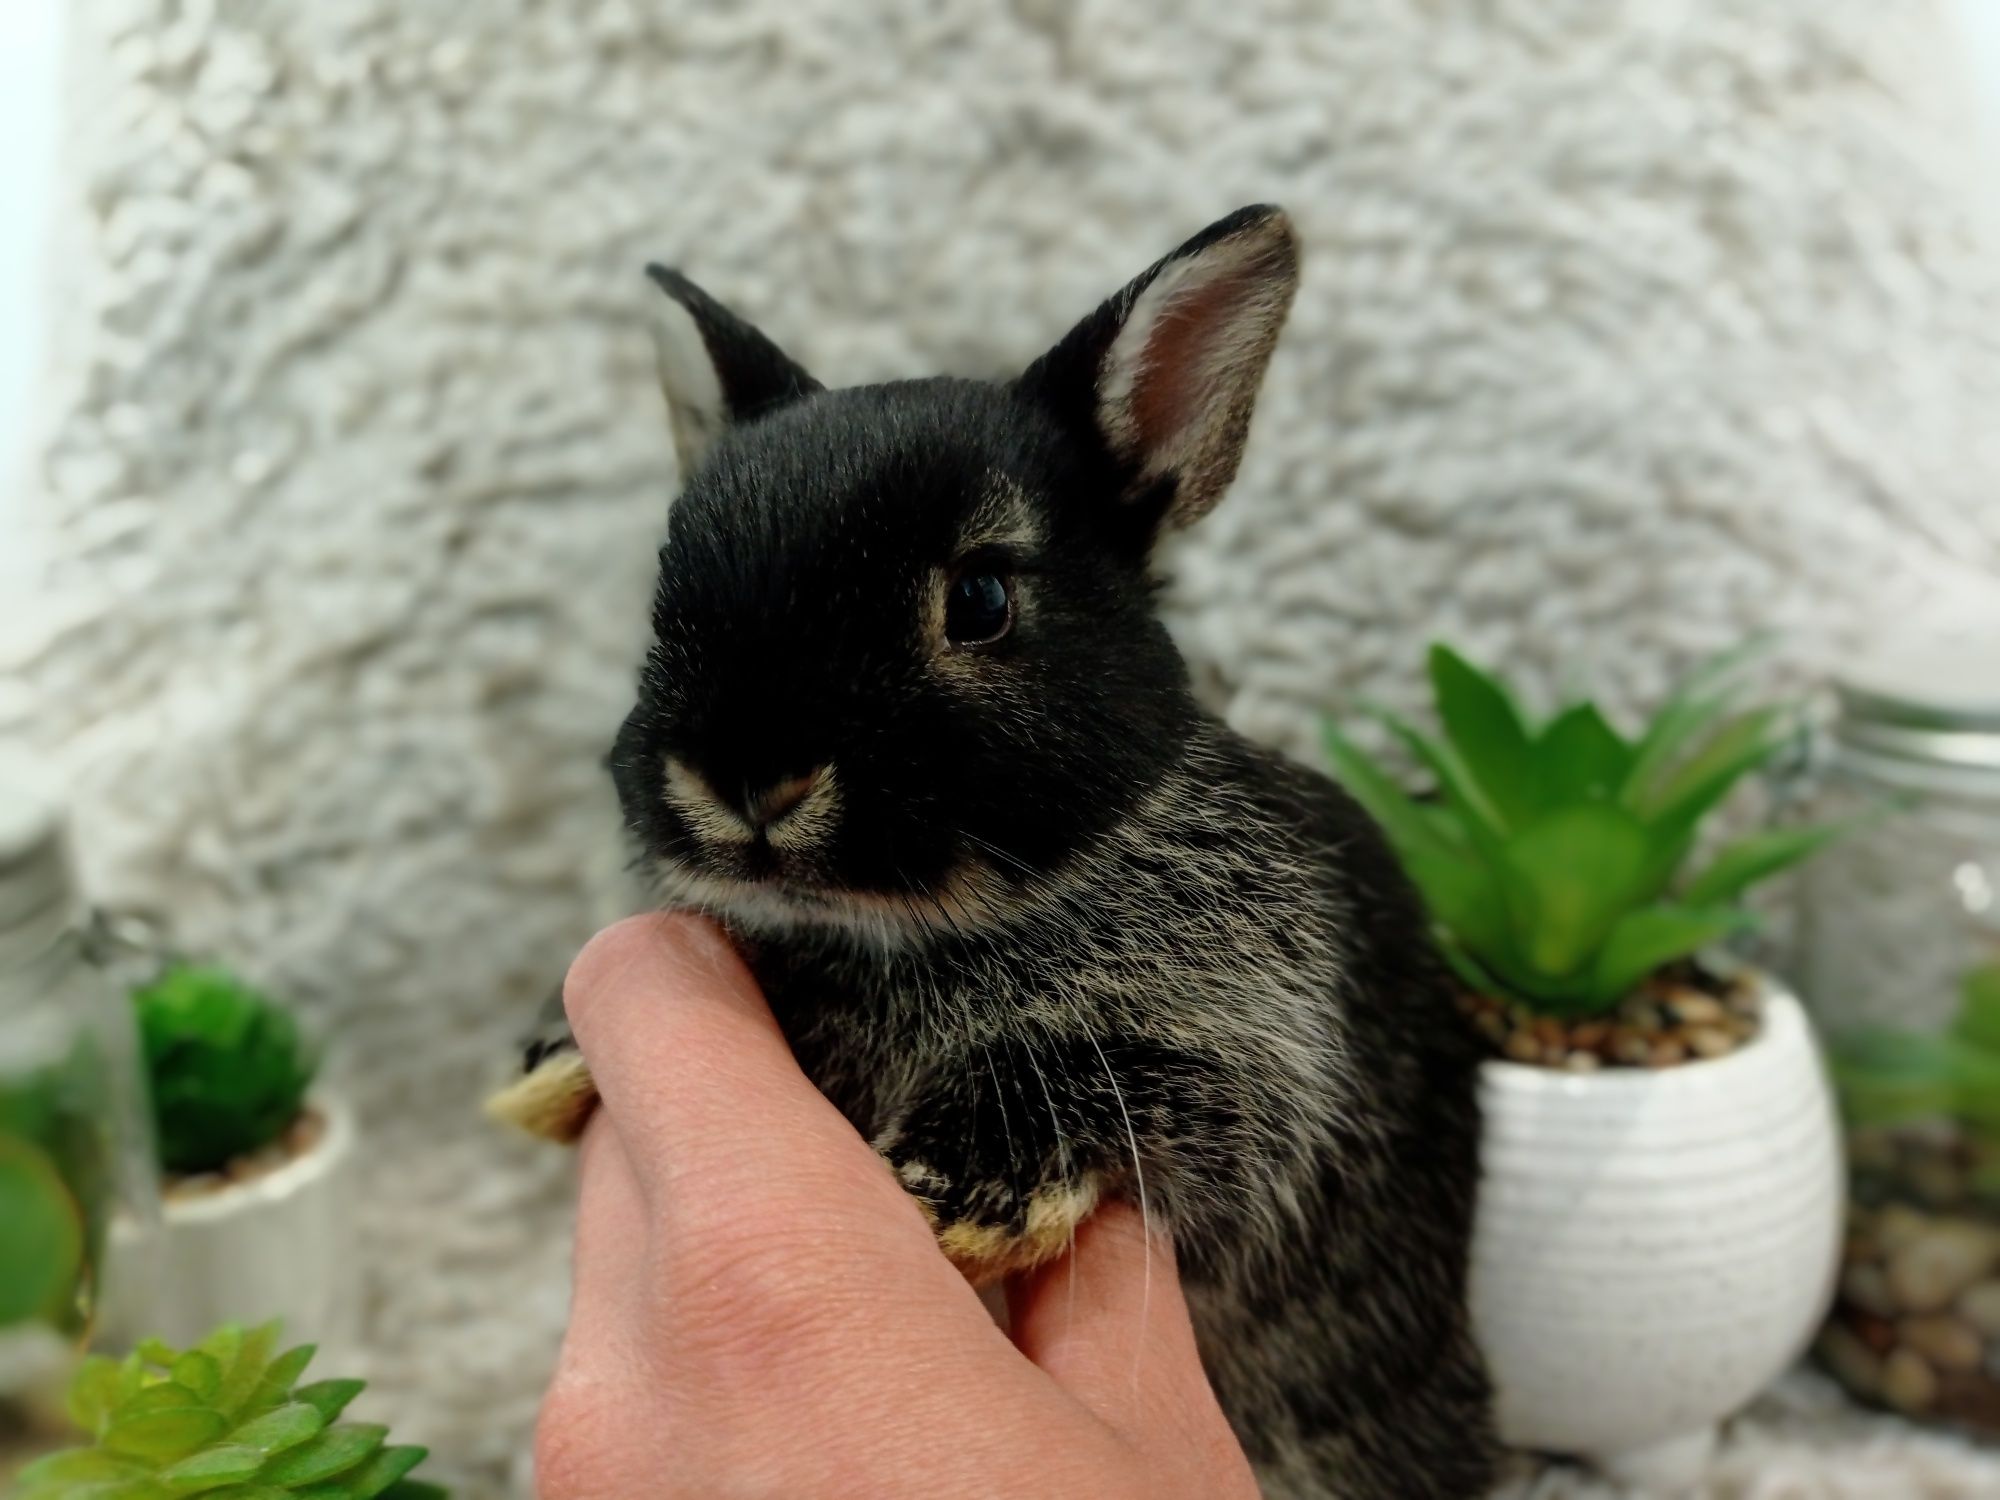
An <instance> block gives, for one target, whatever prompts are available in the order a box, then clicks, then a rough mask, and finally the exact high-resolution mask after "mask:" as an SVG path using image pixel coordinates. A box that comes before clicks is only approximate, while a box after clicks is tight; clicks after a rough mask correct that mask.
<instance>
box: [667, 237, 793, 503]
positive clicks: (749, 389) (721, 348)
mask: <svg viewBox="0 0 2000 1500" xmlns="http://www.w3.org/2000/svg"><path fill="white" fill-rule="evenodd" d="M646 274H647V275H648V276H649V277H651V278H652V280H653V283H654V284H655V285H656V286H658V287H659V289H660V290H661V291H663V292H665V293H666V296H665V297H664V298H662V299H660V300H658V301H657V302H656V303H655V304H654V308H653V317H652V332H653V349H654V352H655V353H656V354H657V355H658V356H659V362H660V389H661V390H662V391H663V392H664V393H665V394H666V398H667V414H668V416H669V417H670V418H671V419H672V421H673V428H674V447H675V449H676V450H677V451H678V452H679V454H680V460H681V472H682V473H683V474H686V473H688V472H689V471H690V470H692V469H693V468H694V466H695V465H696V464H698V463H699V462H701V458H702V455H703V454H705V453H707V452H708V448H709V445H710V444H711V443H713V442H714V441H715V439H716V438H717V437H718V436H719V435H720V434H721V432H722V429H723V428H724V427H726V426H728V425H729V424H730V423H731V422H741V421H744V420H746V419H748V418H750V417H754V416H756V415H757V414H758V413H760V412H765V411H769V410H770V409H771V408H772V407H774V406H782V405H783V404H784V403H785V402H787V401H791V400H794V399H796V398H797V397H800V396H803V395H806V394H807V393H808V392H811V391H817V390H819V389H821V386H820V383H819V382H818V381H817V380H814V379H813V378H812V376H810V375H808V374H807V373H806V372H805V371H804V370H803V369H801V368H800V367H799V366H798V365H796V364H794V363H793V362H792V360H791V358H790V357H789V356H787V355H786V353H785V351H784V350H782V349H780V348H779V347H778V346H777V345H776V344H774V343H772V342H771V341H770V340H769V339H767V338H765V337H764V335H763V334H761V333H759V332H758V331H757V330H756V329H755V328H753V327H752V326H751V325H750V324H748V323H746V322H744V321H743V320H742V319H741V318H739V317H737V316H736V314H735V313H733V312H731V311H730V310H729V309H728V308H726V307H724V306H723V305H722V304H721V303H720V302H717V301H716V300H715V299H714V298H713V297H711V296H709V295H708V293H707V292H704V291H703V290H702V289H701V288H700V287H698V286H696V285H695V284H694V283H693V282H692V281H689V280H688V279H687V277H685V276H683V275H681V273H680V272H678V271H672V270H669V269H667V267H665V266H648V267H646Z"/></svg>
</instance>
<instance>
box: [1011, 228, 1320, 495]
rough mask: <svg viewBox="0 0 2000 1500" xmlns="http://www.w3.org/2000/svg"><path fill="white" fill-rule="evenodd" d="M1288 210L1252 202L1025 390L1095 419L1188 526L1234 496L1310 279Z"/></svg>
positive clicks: (1137, 474) (1132, 481)
mask: <svg viewBox="0 0 2000 1500" xmlns="http://www.w3.org/2000/svg"><path fill="white" fill-rule="evenodd" d="M1298 274H1299V272H1298V249H1297V246H1296V244H1295V243H1294V241H1293V238H1292V226H1291V222H1290V220H1288V219H1287V218H1286V217H1285V215H1284V213H1283V211H1281V210H1279V209H1276V208H1272V207H1270V206H1268V205H1264V204H1258V205H1255V206H1253V207H1250V208H1243V209H1238V210H1237V211H1236V212H1235V213H1233V214H1231V215H1230V216H1229V217H1228V218H1226V219H1223V220H1220V221H1219V222H1217V223H1214V224H1211V225H1210V226H1209V227H1208V228H1206V229H1204V230H1203V231H1202V232H1201V233H1200V234H1198V235H1196V236H1195V237H1194V238H1193V239H1191V240H1189V241H1188V242H1187V243H1186V244H1185V245H1183V246H1181V247H1180V249H1178V250H1176V251H1174V253H1173V254H1172V255H1169V256H1168V257H1167V258H1166V259H1165V260H1162V261H1161V262H1159V263H1158V264H1157V265H1155V266H1154V267H1153V268H1152V269H1151V270H1149V271H1147V272H1146V273H1145V274H1144V275H1143V276H1141V277H1139V278H1138V279H1137V280H1136V281H1134V282H1133V283H1132V284H1131V285H1129V286H1127V287H1126V288H1125V289H1124V290H1123V291H1122V292H1120V293H1118V295H1117V296H1115V297H1113V298H1112V299H1111V300H1110V301H1108V302H1106V303H1105V304H1104V305H1103V306H1102V307H1100V308H1098V309H1097V311H1096V312H1094V313H1092V314H1091V315H1090V316H1089V317H1087V318H1085V319H1084V320H1083V321H1082V322H1081V323H1079V324H1077V326H1076V327H1075V328H1073V329H1072V330H1070V332H1069V334H1068V336H1067V337H1065V338H1064V339H1063V341H1062V342H1061V343H1059V344H1057V345H1056V346H1055V348H1053V349H1051V350H1050V351H1049V352H1048V353H1047V354H1045V355H1044V356H1042V358H1041V359H1039V360H1037V361H1036V362H1035V364H1034V365H1032V366H1031V367H1030V368H1029V370H1028V372H1027V373H1026V374H1025V375H1023V376H1022V377H1021V385H1020V388H1021V390H1022V391H1023V392H1025V393H1027V394H1030V395H1032V396H1034V397H1036V398H1037V399H1040V400H1042V401H1044V402H1046V403H1047V404H1049V405H1050V406H1052V407H1053V408H1054V409H1055V410H1056V411H1057V413H1058V414H1059V415H1061V416H1063V417H1064V418H1065V419H1066V420H1069V421H1072V422H1074V423H1078V424H1080V425H1081V424H1087V425H1088V427H1089V428H1091V429H1094V431H1095V432H1096V434H1097V436H1098V437H1099V438H1100V439H1101V440H1102V441H1103V443H1104V445H1105V447H1106V448H1107V449H1108V450H1109V451H1110V453H1111V456H1112V457H1113V458H1114V459H1115V460H1117V461H1118V463H1119V464H1120V465H1121V466H1122V467H1123V468H1124V470H1125V471H1126V474H1127V477H1128V481H1129V482H1128V484H1127V487H1126V491H1125V498H1126V499H1127V500H1128V501H1134V500H1140V499H1142V498H1146V497H1154V496H1159V497H1162V502H1163V507H1164V508H1163V512H1162V524H1164V525H1166V526H1185V525H1186V524H1187V523H1188V522H1190V521H1193V520H1195V519H1197V518H1198V517H1200V516H1202V515H1204V514H1205V513H1206V512H1207V511H1208V510H1209V508H1210V507H1211V506H1213V505H1214V504H1215V502H1216V501H1217V500H1219V499H1221V498H1222V492H1223V491H1224V490H1225V489H1227V488H1228V486H1229V481H1230V480H1232V479H1234V478H1235V477H1236V465H1237V463H1238V462H1239V461H1240V460H1241V458H1242V457H1243V444H1244V440H1245V439H1246V438H1247V437H1248V436H1249V432H1250V409H1251V407H1252V406H1253V405H1254V404H1255V402H1256V399H1257V387H1258V386H1259V385H1260V384H1262V383H1263V379H1264V367H1265V366H1266V365H1267V364H1268V363H1269V362H1270V358H1271V350H1272V348H1273V346H1274V345H1276V343H1277V341H1278V330H1279V328H1280V327H1282V326H1283V324H1284V321H1285V312H1286V310H1287V309H1288V308H1289V307H1290V306H1291V301H1292V293H1293V291H1294V290H1295V289H1296V287H1297V286H1298Z"/></svg>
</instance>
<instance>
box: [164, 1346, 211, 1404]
mask: <svg viewBox="0 0 2000 1500" xmlns="http://www.w3.org/2000/svg"><path fill="white" fill-rule="evenodd" d="M172 1369H173V1372H174V1381H175V1383H176V1384H178V1385H182V1386H185V1387H186V1388H187V1389H188V1390H191V1391H193V1392H194V1393H195V1395H196V1396H197V1397H199V1398H200V1399H201V1400H203V1401H208V1400H211V1399H213V1398H214V1396H215V1393H216V1392H217V1391H218V1390H220V1389H221V1388H222V1366H220V1365H218V1364H217V1363H216V1362H215V1361H214V1359H213V1358H211V1357H210V1356H208V1355H206V1354H203V1353H202V1352H201V1351H200V1350H199V1349H190V1350H188V1352H187V1353H185V1354H183V1355H181V1356H180V1357H179V1358H178V1359H175V1360H174V1361H173V1364H172Z"/></svg>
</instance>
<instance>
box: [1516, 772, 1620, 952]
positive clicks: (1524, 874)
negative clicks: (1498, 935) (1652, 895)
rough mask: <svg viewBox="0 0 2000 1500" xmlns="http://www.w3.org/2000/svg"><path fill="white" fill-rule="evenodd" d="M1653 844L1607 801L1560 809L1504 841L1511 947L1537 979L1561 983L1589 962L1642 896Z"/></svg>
mask: <svg viewBox="0 0 2000 1500" xmlns="http://www.w3.org/2000/svg"><path fill="white" fill-rule="evenodd" d="M1651 853H1652V844H1651V842H1650V841H1649V839H1648V838H1647V835H1646V830H1645V829H1644V828H1643V827H1642V826H1641V825H1640V824H1639V822H1638V820H1637V819H1635V818H1634V817H1633V816H1632V815H1631V814H1630V813H1628V812H1626V811H1625V810H1624V809H1623V808H1621V807H1615V806H1612V805H1610V804H1606V803H1577V804H1575V805H1573V806H1570V807H1564V808H1558V809H1557V810H1556V811H1554V812H1551V813H1550V814H1548V815H1547V816H1546V817H1544V818H1542V819H1540V820H1539V821H1537V822H1536V823H1534V824H1532V825H1531V826H1529V827H1528V828H1526V829H1524V830H1522V831H1521V832H1520V833H1518V834H1516V835H1515V836H1514V837H1513V838H1512V839H1510V840H1509V841H1508V843H1507V849H1506V858H1507V867H1508V869H1509V870H1510V871H1511V872H1512V874H1513V876H1514V877H1515V878H1514V879H1513V880H1512V881H1511V882H1509V883H1508V884H1507V890H1506V894H1507V897H1508V900H1509V903H1510V912H1509V915H1510V917H1511V919H1512V922H1513V928H1514V945H1515V947H1516V949H1517V950H1518V951H1519V952H1520V954H1521V955H1522V957H1523V959H1524V960H1525V961H1526V962H1527V964H1528V966H1529V967H1530V968H1532V969H1533V970H1534V971H1535V972H1536V973H1537V974H1539V975H1546V976H1549V977H1550V978H1554V979H1561V978H1564V977H1566V976H1568V975H1571V974H1574V973H1576V972H1577V971H1578V970H1579V969H1581V968H1582V967H1583V965H1584V964H1585V963H1587V962H1588V961H1589V959H1590V956H1591V954H1593V953H1594V952H1595V951H1596V950H1597V947H1598V945H1599V944H1600V943H1602V942H1603V941H1604V939H1605V935H1606V934H1607V933H1609V932H1610V931H1611V928H1612V924H1614V923H1615V922H1617V921H1618V919H1619V917H1620V916H1621V915H1622V914H1623V913H1624V912H1625V911H1626V909H1627V908H1629V907H1630V906H1631V905H1632V903H1633V901H1634V900H1635V899H1637V898H1638V896H1639V895H1640V894H1641V883H1642V882H1643V881H1644V879H1645V878H1646V874H1647V870H1648V867H1649V856H1650V855H1651Z"/></svg>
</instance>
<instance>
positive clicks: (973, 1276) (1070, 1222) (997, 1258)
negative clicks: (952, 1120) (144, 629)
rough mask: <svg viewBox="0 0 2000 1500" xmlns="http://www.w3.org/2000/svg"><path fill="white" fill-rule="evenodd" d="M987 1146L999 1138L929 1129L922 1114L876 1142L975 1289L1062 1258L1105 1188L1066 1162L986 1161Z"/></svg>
mask: <svg viewBox="0 0 2000 1500" xmlns="http://www.w3.org/2000/svg"><path fill="white" fill-rule="evenodd" d="M913 1127H914V1128H913ZM982 1144H984V1145H988V1146H990V1145H991V1144H993V1143H991V1142H980V1141H976V1140H968V1139H967V1138H966V1133H965V1130H964V1122H960V1124H959V1127H958V1128H957V1129H956V1130H939V1129H925V1128H922V1125H921V1117H920V1118H919V1119H918V1120H906V1121H905V1122H904V1123H903V1124H902V1125H901V1126H899V1127H897V1128H895V1129H893V1130H891V1131H889V1132H886V1133H885V1134H884V1135H883V1136H882V1137H878V1139H877V1140H876V1143H875V1149H876V1150H877V1151H879V1152H880V1153H881V1154H882V1156H883V1158H884V1159H885V1160H886V1161H887V1162H888V1163H889V1165H890V1167H891V1168H892V1169H893V1170H894V1171H895V1173H896V1179H897V1181H899V1182H901V1183H902V1184H903V1186H904V1188H905V1189H907V1190H908V1192H909V1194H910V1196H911V1197H913V1198H915V1199H916V1200H917V1204H918V1206H919V1207H921V1208H922V1209H923V1211H924V1214H925V1217H927V1218H928V1219H929V1220H930V1221H931V1227H932V1228H933V1229H934V1230H936V1231H937V1240H938V1248H939V1249H941V1250H943V1251H944V1253H945V1257H946V1258H947V1259H948V1260H950V1261H951V1263H952V1264H953V1265H955V1266H957V1267H958V1269H959V1270H960V1271H961V1272H962V1273H964V1275H965V1278H966V1279H967V1280H968V1281H970V1282H971V1283H972V1284H973V1285H974V1286H984V1285H986V1284H987V1283H989V1282H992V1281H997V1280H999V1279H1000V1278H1001V1277H1003V1276H1012V1275H1016V1274H1018V1273H1020V1272H1023V1271H1032V1270H1033V1269H1035V1267H1037V1266H1040V1265H1042V1264H1044V1263H1046V1262H1048V1261H1051V1260H1054V1259H1055V1258H1056V1257H1057V1256H1058V1255H1061V1254H1062V1253H1063V1252H1064V1251H1065V1250H1067V1249H1068V1248H1069V1247H1070V1245H1071V1244H1072V1243H1073V1242H1074V1240H1075V1237H1076V1230H1077V1226H1078V1225H1080V1224H1081V1223H1083V1221H1084V1220H1085V1219H1087V1218H1089V1217H1090V1213H1091V1210H1092V1209H1094V1208H1096V1207H1097V1200H1098V1197H1099V1194H1100V1192H1101V1191H1102V1188H1103V1180H1102V1177H1101V1175H1100V1174H1099V1173H1098V1172H1096V1171H1094V1170H1089V1169H1082V1168H1078V1167H1072V1165H1071V1164H1070V1163H1069V1162H1068V1161H1066V1160H1065V1161H1063V1162H1061V1163H1059V1164H1056V1165H1055V1167H1054V1170H1053V1171H1047V1170H1044V1171H1041V1172H1032V1173H1031V1172H1029V1171H1027V1170H1025V1169H1017V1168H1016V1166H1015V1164H1014V1163H1013V1162H1011V1161H1009V1160H1008V1159H1006V1158H1005V1157H998V1158H996V1159H994V1160H992V1161H985V1162H982V1161H981V1160H980V1159H979V1158H978V1156H977V1154H976V1153H977V1152H978V1150H979V1148H980V1147H981V1145H982ZM1002 1144H1003V1145H1004V1144H1005V1143H1004V1142H1003V1143H1002Z"/></svg>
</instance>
